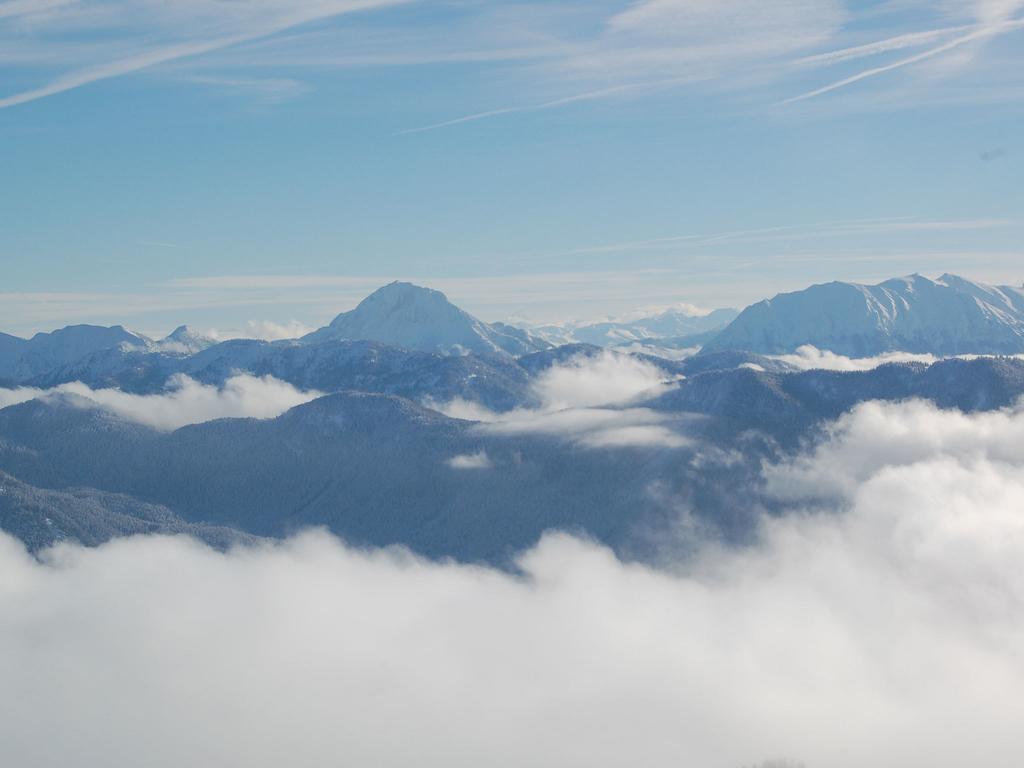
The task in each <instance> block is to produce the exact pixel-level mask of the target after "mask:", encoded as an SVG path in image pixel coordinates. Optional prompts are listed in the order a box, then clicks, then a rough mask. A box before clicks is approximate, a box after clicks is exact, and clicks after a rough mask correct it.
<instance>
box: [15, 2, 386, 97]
mask: <svg viewBox="0 0 1024 768" xmlns="http://www.w3.org/2000/svg"><path fill="white" fill-rule="evenodd" d="M398 2H402V0H301V1H300V2H285V0H259V1H258V2H252V3H223V2H217V1H216V0H188V2H182V3H173V4H168V3H160V2H156V1H155V0H106V2H101V3H96V4H94V5H91V6H89V7H88V8H85V7H83V6H82V5H80V4H78V3H65V2H56V1H54V2H46V1H45V0H44V1H42V2H32V1H31V0H15V2H14V3H13V4H10V3H9V4H7V5H0V18H2V17H4V16H5V15H6V16H8V17H11V18H13V19H14V20H16V21H18V20H20V21H21V22H22V23H21V24H20V25H19V26H18V29H17V30H15V32H16V35H17V36H24V35H29V36H30V38H31V39H32V40H34V41H35V45H36V47H37V48H40V49H44V50H47V51H49V52H50V54H51V58H52V60H53V61H52V64H53V66H60V65H61V63H62V59H63V56H62V53H63V47H64V45H65V44H67V43H70V44H71V45H72V46H73V45H74V43H75V42H76V41H77V35H78V34H80V33H81V32H83V31H85V32H88V33H92V34H95V33H96V32H97V31H102V32H104V33H106V34H108V35H110V37H111V41H110V43H109V44H108V45H106V46H104V48H100V49H98V50H96V51H95V54H96V55H98V56H99V59H100V60H98V61H94V62H92V63H90V64H88V65H85V66H80V67H76V68H74V69H72V70H71V71H67V72H64V73H63V74H60V75H58V76H57V77H55V78H52V79H49V80H48V81H47V82H45V83H44V84H43V85H40V86H38V87H35V88H29V89H26V90H22V91H18V92H16V93H13V94H10V95H7V96H4V97H0V109H3V108H5V107H13V106H17V105H19V104H26V103H28V102H31V101H36V100H38V99H42V98H45V97H47V96H53V95H56V94H59V93H63V92H65V91H69V90H72V89H74V88H79V87H81V86H83V85H87V84H89V83H94V82H97V81H100V80H108V79H111V78H115V77H121V76H123V75H127V74H131V73H133V72H138V71H141V70H145V69H149V68H152V67H155V66H157V65H160V64H166V63H169V62H173V61H178V60H180V59H185V58H189V57H193V56H199V55H202V54H205V53H210V52H213V51H217V50H220V49H223V48H227V47H230V46H234V45H238V44H240V43H245V42H248V41H250V40H257V39H259V38H263V37H267V36H269V35H273V34H276V33H278V32H283V31H285V30H288V29H292V28H294V27H298V26H301V25H303V24H308V23H310V22H314V21H318V20H321V19H328V18H332V17H334V16H339V15H341V14H345V13H352V12H354V11H360V10H367V9H372V8H378V7H383V6H387V5H394V4H396V3H398ZM5 11H6V12H5ZM2 39H3V38H2V37H0V40H2ZM40 63H44V62H40Z"/></svg>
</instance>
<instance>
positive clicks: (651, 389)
mask: <svg viewBox="0 0 1024 768" xmlns="http://www.w3.org/2000/svg"><path fill="white" fill-rule="evenodd" d="M671 382H672V380H671V379H669V378H668V377H666V374H665V372H664V371H662V370H661V369H659V368H658V367H657V366H655V365H652V364H651V363H648V362H646V361H644V360H639V359H637V358H635V357H633V356H631V355H628V354H620V353H616V352H610V351H604V352H602V353H600V354H598V355H594V356H591V357H588V356H586V355H579V356H577V357H574V358H572V359H570V360H567V361H566V362H564V363H559V364H557V365H553V366H551V367H550V368H548V369H547V370H545V371H543V372H541V373H540V374H539V375H538V376H537V378H536V379H535V381H534V385H533V388H534V393H535V394H536V395H537V398H538V399H539V400H540V402H541V405H540V407H538V408H530V409H525V408H522V409H517V410H514V411H509V412H506V413H495V412H493V411H490V410H488V409H487V408H484V407H483V406H481V405H479V404H478V403H473V402H469V401H467V400H462V399H458V398H457V399H455V400H452V401H451V402H448V403H444V404H437V403H428V405H429V406H430V407H432V408H435V409H437V410H439V411H441V412H442V413H445V414H447V415H448V416H452V417H454V418H458V419H469V420H472V421H479V422H482V423H483V425H482V426H481V429H482V430H484V431H486V432H489V433H492V434H525V433H540V434H550V435H561V436H564V437H566V438H568V439H570V440H573V441H575V442H576V443H577V444H579V445H582V446H584V447H588V448H611V447H630V446H632V447H645V446H661V447H664V448H681V447H684V446H687V445H689V444H690V441H689V440H688V439H687V438H685V437H683V436H682V435H680V434H678V433H677V432H675V431H673V430H672V429H671V428H670V425H669V422H670V421H671V420H672V419H671V417H670V416H668V415H667V414H663V413H659V412H657V411H653V410H650V409H648V408H626V407H623V406H626V405H629V404H630V403H636V402H641V401H643V400H647V399H650V398H652V397H656V396H657V395H659V394H662V393H663V392H665V391H666V390H667V389H668V388H669V387H670V386H671Z"/></svg>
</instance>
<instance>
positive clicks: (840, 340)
mask: <svg viewBox="0 0 1024 768" xmlns="http://www.w3.org/2000/svg"><path fill="white" fill-rule="evenodd" d="M806 344H810V345H813V346H815V347H817V348H818V349H823V350H829V351H831V352H835V353H837V354H842V355H849V356H851V357H867V356H872V355H878V354H881V353H884V352H891V351H902V352H915V353H930V354H934V355H941V356H946V355H960V354H1017V353H1021V352H1024V289H1022V288H1016V287H1012V286H992V285H986V284H984V283H979V282H973V281H971V280H967V279H965V278H962V277H958V276H956V275H949V274H946V275H942V277H940V278H938V279H936V280H931V279H929V278H927V277H924V276H922V275H910V276H908V277H900V278H894V279H892V280H886V281H885V282H883V283H879V284H878V285H862V284H859V283H846V282H831V283H824V284H821V285H813V286H811V287H809V288H806V289H804V290H802V291H796V292H793V293H782V294H779V295H778V296H775V297H774V298H772V299H765V300H764V301H760V302H758V303H756V304H753V305H751V306H749V307H747V308H746V309H745V310H743V312H741V313H740V315H739V317H737V318H736V319H735V320H734V321H733V322H732V323H730V324H729V326H728V327H727V328H726V329H725V330H724V331H722V332H721V333H720V334H718V335H717V336H716V337H715V338H714V339H713V340H711V341H710V342H709V343H708V344H706V345H705V347H704V351H705V352H711V351H718V350H724V349H742V350H747V351H750V352H757V353H760V354H783V353H788V352H793V351H795V350H796V349H797V348H798V347H800V346H803V345H806Z"/></svg>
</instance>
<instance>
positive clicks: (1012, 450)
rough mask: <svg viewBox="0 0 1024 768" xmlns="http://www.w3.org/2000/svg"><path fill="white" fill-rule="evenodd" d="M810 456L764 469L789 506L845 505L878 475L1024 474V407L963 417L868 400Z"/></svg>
mask: <svg viewBox="0 0 1024 768" xmlns="http://www.w3.org/2000/svg"><path fill="white" fill-rule="evenodd" d="M829 432H830V437H829V439H828V440H826V441H825V442H823V443H822V444H821V445H819V446H818V447H817V448H816V449H815V451H814V452H813V453H812V454H809V455H802V456H799V457H797V458H795V459H793V460H792V461H790V462H787V463H784V464H780V465H777V466H772V467H768V468H767V469H766V480H767V483H768V490H769V492H770V493H771V494H772V495H774V496H776V497H778V498H780V499H784V500H786V501H800V500H809V501H815V500H822V499H831V500H834V499H847V498H850V497H852V496H853V494H854V493H855V492H856V489H858V488H860V487H861V486H862V485H863V484H864V483H865V482H867V481H868V480H870V479H871V478H872V477H874V476H876V475H881V474H884V473H886V472H894V471H896V470H897V469H903V468H907V467H919V466H925V465H927V466H932V465H936V464H941V463H942V462H946V461H953V462H957V463H958V464H960V465H962V466H966V467H973V466H975V465H976V464H978V463H979V462H980V463H982V464H986V465H993V466H1009V467H1016V468H1017V469H1018V471H1020V470H1021V469H1024V405H1021V406H1018V407H1016V408H1013V409H1009V410H1003V411H993V412H987V413H976V414H965V413H963V412H961V411H958V410H942V409H939V408H936V407H935V406H934V405H932V404H930V403H926V402H923V401H910V402H905V403H883V402H869V403H862V404H860V405H858V406H856V407H855V408H854V409H853V410H852V411H850V412H849V413H847V414H846V415H844V416H842V417H841V418H840V419H839V420H838V421H836V422H835V423H834V424H833V425H831V427H830V428H829Z"/></svg>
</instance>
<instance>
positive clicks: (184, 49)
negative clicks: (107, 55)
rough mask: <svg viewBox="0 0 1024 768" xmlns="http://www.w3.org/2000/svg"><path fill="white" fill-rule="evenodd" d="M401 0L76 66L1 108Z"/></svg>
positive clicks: (320, 11) (333, 8)
mask: <svg viewBox="0 0 1024 768" xmlns="http://www.w3.org/2000/svg"><path fill="white" fill-rule="evenodd" d="M403 1H404V0H363V1H362V2H358V1H357V2H353V3H346V4H344V5H338V4H330V3H329V4H327V6H326V7H318V8H316V9H309V10H307V11H305V12H303V11H298V12H295V13H292V14H289V15H286V16H284V17H282V18H280V19H278V20H277V21H276V22H271V23H268V24H266V25H264V26H260V27H257V28H255V29H250V30H247V31H244V32H240V33H238V34H234V35H225V36H222V37H217V38H213V39H210V40H202V41H194V42H186V43H179V44H177V45H170V46H165V47H161V48H157V49H154V50H150V51H146V52H143V53H140V54H136V55H134V56H129V57H126V58H122V59H118V60H116V61H113V62H108V63H105V64H100V65H98V66H94V67H88V68H86V69H82V70H78V71H76V72H72V73H70V74H67V75H64V76H63V77H59V78H57V79H56V80H54V81H52V82H50V83H48V84H47V85H44V86H42V87H39V88H34V89H32V90H28V91H22V92H21V93H16V94H13V95H11V96H7V97H5V98H2V99H0V109H6V108H8V107H14V106H17V105H19V104H27V103H29V102H32V101H37V100H38V99H43V98H46V97H48V96H54V95H57V94H59V93H64V92H65V91H70V90H73V89H75V88H80V87H81V86H84V85H88V84H90V83H94V82H98V81H100V80H108V79H110V78H115V77H121V76H123V75H128V74H131V73H133V72H138V71H141V70H144V69H149V68H150V67H154V66H157V65H159V64H165V63H167V62H171V61H176V60H179V59H184V58H188V57H191V56H198V55H201V54H204V53H210V52H212V51H216V50H219V49H222V48H227V47H230V46H233V45H238V44H240V43H245V42H249V41H250V40H257V39H259V38H263V37H268V36H270V35H273V34H276V33H278V32H283V31H285V30H287V29H291V28H293V27H297V26H299V25H301V24H306V23H309V22H311V21H316V20H318V19H326V18H330V17H333V16H339V15H341V14H344V13H349V12H353V11H357V10H363V9H367V8H372V7H375V6H383V5H394V4H397V3H399V2H403Z"/></svg>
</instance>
